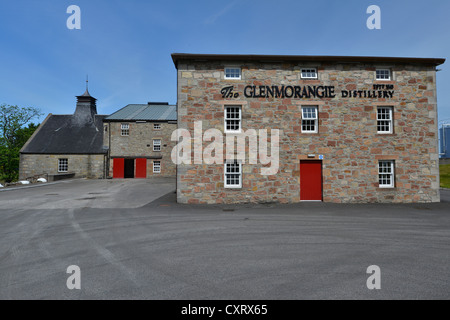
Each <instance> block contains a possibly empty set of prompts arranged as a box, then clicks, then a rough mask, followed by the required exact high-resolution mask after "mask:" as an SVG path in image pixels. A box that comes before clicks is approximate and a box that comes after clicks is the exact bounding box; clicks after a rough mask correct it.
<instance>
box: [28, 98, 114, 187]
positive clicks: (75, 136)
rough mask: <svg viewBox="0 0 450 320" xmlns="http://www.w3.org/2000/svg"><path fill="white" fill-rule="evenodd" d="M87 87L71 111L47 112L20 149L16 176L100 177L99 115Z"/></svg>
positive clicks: (102, 167)
mask: <svg viewBox="0 0 450 320" xmlns="http://www.w3.org/2000/svg"><path fill="white" fill-rule="evenodd" d="M104 117H105V116H104V115H98V114H97V106H96V99H95V98H93V97H91V95H90V94H89V92H88V90H87V89H86V92H85V93H84V94H83V95H81V96H77V104H76V109H75V113H74V114H69V115H56V114H55V115H54V114H51V113H50V114H49V115H48V116H47V117H46V118H45V120H44V121H43V122H42V123H41V125H40V126H39V127H38V129H37V130H36V131H35V132H34V134H33V135H32V136H31V137H30V139H29V140H28V141H27V143H26V144H25V145H24V146H23V148H22V149H21V150H20V168H19V178H20V179H22V180H23V179H27V178H33V177H37V176H42V177H45V176H48V177H49V179H50V180H56V179H60V178H66V177H87V178H103V177H104V176H105V157H106V150H105V149H104V148H103V133H102V128H103V118H104Z"/></svg>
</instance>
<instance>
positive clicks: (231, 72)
mask: <svg viewBox="0 0 450 320" xmlns="http://www.w3.org/2000/svg"><path fill="white" fill-rule="evenodd" d="M240 77H241V69H240V68H225V78H231V79H239V78H240Z"/></svg>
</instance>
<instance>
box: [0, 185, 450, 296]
mask: <svg viewBox="0 0 450 320" xmlns="http://www.w3.org/2000/svg"><path fill="white" fill-rule="evenodd" d="M109 182H111V181H105V180H98V181H95V180H91V181H86V180H79V181H72V182H67V183H64V184H55V185H48V186H45V187H37V188H28V189H21V190H16V191H6V192H0V283H1V286H0V299H316V298H317V299H353V298H361V299H390V298H392V299H418V298H423V299H436V298H442V299H449V298H450V286H449V285H450V269H449V265H450V204H449V203H445V202H443V203H437V204H409V205H385V204H381V205H347V204H341V205H335V204H326V203H302V204H296V205H283V206H276V205H244V206H199V205H197V206H191V205H178V204H176V203H175V201H174V200H175V195H174V193H173V190H174V181H173V180H170V179H162V180H158V181H156V180H155V181H148V180H147V181H145V180H122V181H120V180H116V181H112V182H111V183H110V184H108V183H109ZM443 195H444V196H443V199H444V200H446V199H447V201H448V196H449V193H448V191H443ZM87 198H90V199H87ZM94 198H95V199H94ZM52 199H53V201H52ZM70 265H77V266H79V267H80V269H81V279H82V280H81V290H69V289H68V288H67V287H66V280H67V278H68V276H69V275H68V274H67V273H66V269H67V267H68V266H70ZM370 265H378V266H379V267H380V269H381V290H369V289H368V288H367V287H366V281H367V278H368V277H369V275H368V274H367V273H366V269H367V267H368V266H370Z"/></svg>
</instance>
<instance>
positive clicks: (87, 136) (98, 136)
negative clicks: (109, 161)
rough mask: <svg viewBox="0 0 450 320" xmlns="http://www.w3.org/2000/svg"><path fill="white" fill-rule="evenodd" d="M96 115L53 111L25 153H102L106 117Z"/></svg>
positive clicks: (27, 146) (27, 145) (103, 151)
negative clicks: (85, 117) (87, 119)
mask: <svg viewBox="0 0 450 320" xmlns="http://www.w3.org/2000/svg"><path fill="white" fill-rule="evenodd" d="M105 117H106V115H94V116H93V118H91V120H90V121H85V120H84V119H83V120H81V119H80V118H79V117H77V115H75V114H70V115H52V114H50V115H49V116H48V117H47V119H46V120H44V122H43V123H42V124H41V126H40V127H39V128H38V129H37V131H36V133H35V135H34V136H33V137H32V138H30V140H29V141H28V143H27V144H25V146H24V147H23V148H22V150H21V153H34V154H101V153H105V152H106V150H104V149H103V119H104V118H105Z"/></svg>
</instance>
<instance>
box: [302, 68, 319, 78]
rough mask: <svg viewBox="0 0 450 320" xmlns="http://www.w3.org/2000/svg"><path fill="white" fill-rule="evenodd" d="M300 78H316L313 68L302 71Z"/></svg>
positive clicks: (315, 71)
mask: <svg viewBox="0 0 450 320" xmlns="http://www.w3.org/2000/svg"><path fill="white" fill-rule="evenodd" d="M301 77H302V78H306V79H308V78H313V79H315V78H317V70H316V69H315V68H309V69H302V73H301Z"/></svg>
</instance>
